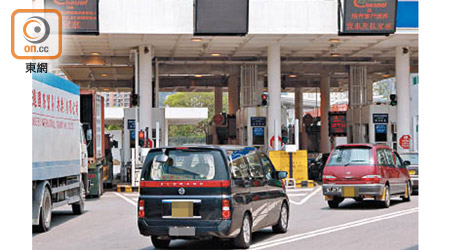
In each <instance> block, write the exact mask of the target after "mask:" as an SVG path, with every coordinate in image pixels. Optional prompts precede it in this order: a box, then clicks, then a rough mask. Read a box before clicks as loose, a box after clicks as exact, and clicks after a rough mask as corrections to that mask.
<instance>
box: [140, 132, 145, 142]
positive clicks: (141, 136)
mask: <svg viewBox="0 0 450 250" xmlns="http://www.w3.org/2000/svg"><path fill="white" fill-rule="evenodd" d="M138 137H139V139H141V140H143V139H144V138H145V133H144V131H142V130H141V131H139V134H138Z"/></svg>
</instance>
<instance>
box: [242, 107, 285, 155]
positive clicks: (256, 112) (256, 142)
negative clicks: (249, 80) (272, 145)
mask: <svg viewBox="0 0 450 250" xmlns="http://www.w3.org/2000/svg"><path fill="white" fill-rule="evenodd" d="M280 111H281V124H280V126H281V128H287V127H288V122H287V111H286V109H285V108H284V107H281V109H280ZM268 122H269V121H268V120H267V107H245V108H241V109H239V110H238V111H237V112H236V128H237V135H238V143H239V145H247V146H252V147H257V148H262V149H266V148H267V147H268V146H269V145H268V141H269V138H268V131H267V125H268ZM279 136H280V137H281V136H282V135H281V134H280V135H279Z"/></svg>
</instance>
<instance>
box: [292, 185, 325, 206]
mask: <svg viewBox="0 0 450 250" xmlns="http://www.w3.org/2000/svg"><path fill="white" fill-rule="evenodd" d="M320 190H322V187H321V186H319V187H317V188H316V190H314V191H313V192H311V193H310V194H309V195H308V196H306V197H305V198H303V199H302V200H301V201H300V202H296V201H289V202H290V203H292V204H294V205H298V206H300V205H303V203H305V202H307V201H308V200H309V198H311V197H313V196H314V195H315V194H317V193H318V192H319V191H320Z"/></svg>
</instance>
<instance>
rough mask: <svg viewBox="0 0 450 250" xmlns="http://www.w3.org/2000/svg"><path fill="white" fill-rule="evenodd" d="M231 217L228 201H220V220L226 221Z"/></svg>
mask: <svg viewBox="0 0 450 250" xmlns="http://www.w3.org/2000/svg"><path fill="white" fill-rule="evenodd" d="M230 217H231V210H230V200H229V199H223V200H222V219H224V220H228V219H230Z"/></svg>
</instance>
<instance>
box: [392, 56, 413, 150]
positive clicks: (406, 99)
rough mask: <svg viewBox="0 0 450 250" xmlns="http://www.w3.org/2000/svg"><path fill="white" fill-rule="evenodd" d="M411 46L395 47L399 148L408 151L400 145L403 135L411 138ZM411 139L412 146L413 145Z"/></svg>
mask: <svg viewBox="0 0 450 250" xmlns="http://www.w3.org/2000/svg"><path fill="white" fill-rule="evenodd" d="M409 54H410V53H409V48H408V47H397V48H395V84H396V86H395V87H396V93H397V150H398V151H400V152H407V151H410V149H405V148H403V147H402V146H401V145H400V138H402V136H404V135H405V136H409V137H410V138H411V110H410V96H409V95H410V92H409V75H410V69H409ZM411 141H412V140H410V147H411Z"/></svg>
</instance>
